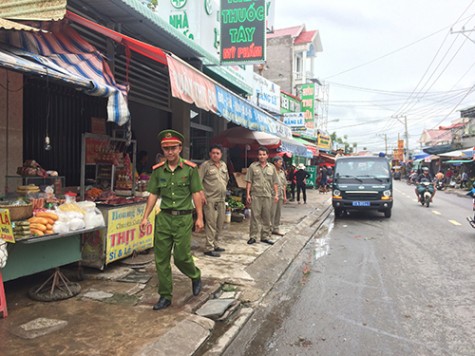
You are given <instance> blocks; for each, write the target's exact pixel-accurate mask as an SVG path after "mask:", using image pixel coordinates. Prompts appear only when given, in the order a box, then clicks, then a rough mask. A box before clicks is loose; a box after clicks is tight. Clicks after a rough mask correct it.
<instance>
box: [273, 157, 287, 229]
mask: <svg viewBox="0 0 475 356" xmlns="http://www.w3.org/2000/svg"><path fill="white" fill-rule="evenodd" d="M274 165H275V169H276V170H277V186H278V188H277V189H278V191H279V200H278V201H277V202H276V201H273V202H272V211H271V224H272V234H274V235H278V236H284V234H283V233H282V232H281V231H280V215H281V211H282V205H283V204H285V203H286V202H287V177H286V176H285V170H284V168H283V165H284V160H283V159H282V157H280V156H277V157H275V158H274Z"/></svg>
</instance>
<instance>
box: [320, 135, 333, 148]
mask: <svg viewBox="0 0 475 356" xmlns="http://www.w3.org/2000/svg"><path fill="white" fill-rule="evenodd" d="M317 145H318V148H322V149H324V150H329V149H330V148H331V145H332V139H331V138H330V136H326V135H322V134H319V135H318V141H317Z"/></svg>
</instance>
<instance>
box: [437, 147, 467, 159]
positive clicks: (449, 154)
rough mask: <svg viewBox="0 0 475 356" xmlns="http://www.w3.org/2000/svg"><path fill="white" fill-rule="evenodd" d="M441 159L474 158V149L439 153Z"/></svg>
mask: <svg viewBox="0 0 475 356" xmlns="http://www.w3.org/2000/svg"><path fill="white" fill-rule="evenodd" d="M439 156H441V157H454V158H470V159H471V158H472V157H473V148H472V147H470V148H463V149H461V150H455V151H450V152H445V153H439Z"/></svg>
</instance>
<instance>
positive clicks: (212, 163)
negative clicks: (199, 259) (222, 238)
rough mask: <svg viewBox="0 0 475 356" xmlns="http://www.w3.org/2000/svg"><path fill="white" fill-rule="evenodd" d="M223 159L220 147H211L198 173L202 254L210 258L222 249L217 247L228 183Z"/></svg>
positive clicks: (222, 250) (226, 169)
mask: <svg viewBox="0 0 475 356" xmlns="http://www.w3.org/2000/svg"><path fill="white" fill-rule="evenodd" d="M222 157H223V147H222V146H221V145H214V146H211V148H210V150H209V158H210V159H209V160H207V161H205V162H203V163H202V164H201V166H200V169H199V173H200V178H201V182H202V183H203V194H202V199H203V204H204V205H203V212H204V216H205V220H206V224H205V234H206V247H205V252H204V254H205V255H207V256H211V257H220V254H219V253H220V252H224V251H225V250H224V248H222V247H220V246H219V235H220V234H221V231H222V229H223V225H224V216H225V213H226V205H225V200H226V191H227V186H228V182H229V173H228V167H227V166H226V163H224V162H223V161H222V160H221V158H222Z"/></svg>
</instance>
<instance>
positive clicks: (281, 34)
mask: <svg viewBox="0 0 475 356" xmlns="http://www.w3.org/2000/svg"><path fill="white" fill-rule="evenodd" d="M318 52H322V43H321V40H320V33H319V31H318V30H312V31H307V30H306V29H305V25H300V26H294V27H289V28H283V29H277V30H275V31H274V32H272V33H268V34H267V60H266V65H265V66H261V67H260V68H259V67H258V71H259V72H260V74H261V75H262V76H263V77H265V78H267V79H269V80H271V81H272V82H274V83H276V84H278V85H279V86H280V88H281V90H283V91H285V92H288V93H292V94H294V95H295V94H297V91H296V87H297V86H298V85H301V84H305V83H309V82H311V81H312V79H315V78H316V76H315V65H314V60H315V58H316V56H317V53H318Z"/></svg>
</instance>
